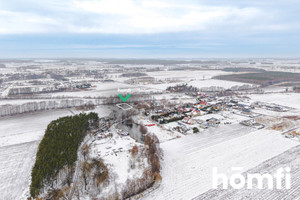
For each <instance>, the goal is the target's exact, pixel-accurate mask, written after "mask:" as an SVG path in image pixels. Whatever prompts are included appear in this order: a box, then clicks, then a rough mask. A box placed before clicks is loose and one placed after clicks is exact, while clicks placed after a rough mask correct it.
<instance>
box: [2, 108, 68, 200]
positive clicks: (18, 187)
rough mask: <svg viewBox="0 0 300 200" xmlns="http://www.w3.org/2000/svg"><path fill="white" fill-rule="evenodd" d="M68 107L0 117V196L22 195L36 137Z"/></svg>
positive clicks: (36, 144) (22, 196)
mask: <svg viewBox="0 0 300 200" xmlns="http://www.w3.org/2000/svg"><path fill="white" fill-rule="evenodd" d="M65 115H71V113H70V111H68V110H59V111H48V112H39V113H34V114H27V115H20V116H15V117H10V118H2V119H0V152H1V154H0V194H1V198H0V199H14V200H15V199H25V196H24V195H25V194H26V192H28V190H29V185H28V184H29V178H30V174H31V168H32V166H33V164H34V158H35V154H36V150H37V147H38V144H39V141H40V140H41V138H42V137H43V135H44V132H45V129H46V127H47V125H48V124H49V122H50V121H52V120H54V119H57V118H58V117H61V116H65Z"/></svg>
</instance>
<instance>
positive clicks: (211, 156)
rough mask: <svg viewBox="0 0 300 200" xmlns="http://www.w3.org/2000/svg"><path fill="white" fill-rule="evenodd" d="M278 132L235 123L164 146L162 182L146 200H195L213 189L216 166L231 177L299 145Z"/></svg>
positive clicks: (173, 141)
mask: <svg viewBox="0 0 300 200" xmlns="http://www.w3.org/2000/svg"><path fill="white" fill-rule="evenodd" d="M276 133H277V132H276V131H270V130H256V131H255V130H254V129H252V128H248V127H243V126H241V125H238V124H235V125H228V126H220V127H219V128H217V129H209V130H208V131H207V132H205V133H200V134H194V135H189V136H186V137H182V138H179V139H176V140H171V141H168V142H165V143H162V144H161V147H162V149H163V150H164V160H163V162H162V178H163V179H162V183H161V185H160V187H159V188H158V189H157V190H155V191H154V192H153V193H150V194H149V195H147V196H146V197H144V199H191V198H194V197H196V196H198V195H200V194H202V193H204V192H206V191H208V190H209V189H211V188H212V169H213V167H217V168H218V172H219V173H226V174H227V175H228V176H230V175H231V174H232V171H231V167H242V168H243V170H244V171H247V170H249V169H251V168H253V167H255V166H257V165H259V164H260V163H262V162H264V161H265V160H267V159H270V158H272V157H274V156H276V155H278V154H280V153H282V152H284V151H286V150H288V149H290V148H292V147H294V146H296V145H299V143H298V142H296V141H292V140H289V139H286V138H284V137H282V136H281V135H280V134H276ZM245 158H246V159H245Z"/></svg>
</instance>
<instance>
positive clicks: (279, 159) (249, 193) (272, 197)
mask: <svg viewBox="0 0 300 200" xmlns="http://www.w3.org/2000/svg"><path fill="white" fill-rule="evenodd" d="M299 154H300V145H299V146H296V147H294V148H291V149H289V150H288V151H285V152H284V153H282V154H280V155H278V156H276V157H274V158H272V159H270V160H267V161H265V162H263V163H262V164H260V165H258V166H257V167H255V168H253V169H251V170H249V171H247V172H246V173H247V174H248V173H249V174H254V173H262V172H263V173H269V174H275V173H276V170H277V169H279V168H281V167H282V168H286V167H290V169H291V189H289V190H287V189H285V188H284V186H285V182H283V183H282V185H283V189H282V190H277V189H274V190H267V189H264V190H261V189H257V184H256V183H254V189H252V190H248V189H245V188H242V189H240V190H236V189H233V188H231V187H229V188H228V189H227V190H222V189H212V190H209V191H208V192H206V193H203V194H202V195H200V196H198V197H197V198H195V199H197V200H219V199H249V198H251V199H264V200H282V199H285V200H295V199H300V184H299V180H300V168H299V166H300V157H299ZM246 182H247V180H246ZM220 186H221V185H220Z"/></svg>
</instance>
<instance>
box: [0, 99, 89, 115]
mask: <svg viewBox="0 0 300 200" xmlns="http://www.w3.org/2000/svg"><path fill="white" fill-rule="evenodd" d="M92 105H95V103H94V102H93V101H85V100H83V99H65V100H60V101H40V102H28V103H24V104H18V105H10V104H8V105H2V106H0V117H4V116H11V115H17V114H23V113H28V112H35V111H44V110H54V109H63V108H72V107H82V106H92Z"/></svg>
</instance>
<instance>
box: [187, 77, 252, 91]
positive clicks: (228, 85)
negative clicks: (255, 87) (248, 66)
mask: <svg viewBox="0 0 300 200" xmlns="http://www.w3.org/2000/svg"><path fill="white" fill-rule="evenodd" d="M188 84H189V85H192V86H194V87H197V88H203V87H211V86H216V87H223V88H225V89H229V88H231V87H233V86H242V85H247V84H245V83H241V82H235V81H223V80H215V79H209V80H201V79H200V80H195V81H190V82H189V83H188ZM248 85H249V84H248Z"/></svg>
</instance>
